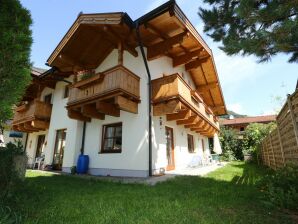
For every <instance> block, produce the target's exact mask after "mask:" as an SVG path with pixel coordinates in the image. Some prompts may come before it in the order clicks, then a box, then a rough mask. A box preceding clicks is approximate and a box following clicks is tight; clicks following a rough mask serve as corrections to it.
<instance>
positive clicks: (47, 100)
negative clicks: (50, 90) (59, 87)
mask: <svg viewBox="0 0 298 224" xmlns="http://www.w3.org/2000/svg"><path fill="white" fill-rule="evenodd" d="M44 102H45V103H47V104H51V103H52V94H48V95H45V96H44Z"/></svg>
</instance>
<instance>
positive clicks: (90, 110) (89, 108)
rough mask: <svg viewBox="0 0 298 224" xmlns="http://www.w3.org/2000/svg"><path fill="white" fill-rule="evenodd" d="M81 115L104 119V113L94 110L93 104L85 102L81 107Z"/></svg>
mask: <svg viewBox="0 0 298 224" xmlns="http://www.w3.org/2000/svg"><path fill="white" fill-rule="evenodd" d="M82 115H83V116H85V117H90V118H95V119H99V120H104V119H105V115H104V114H103V113H100V112H98V111H97V110H96V105H95V104H86V105H84V106H83V107H82Z"/></svg>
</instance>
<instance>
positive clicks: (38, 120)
mask: <svg viewBox="0 0 298 224" xmlns="http://www.w3.org/2000/svg"><path fill="white" fill-rule="evenodd" d="M51 113H52V105H51V104H48V103H45V102H42V101H39V100H37V99H35V100H32V101H31V102H29V103H28V104H23V105H21V106H18V107H17V108H16V109H15V112H14V118H13V121H12V128H13V129H14V130H16V131H22V132H27V133H30V132H36V131H42V130H46V129H48V128H49V123H50V118H51Z"/></svg>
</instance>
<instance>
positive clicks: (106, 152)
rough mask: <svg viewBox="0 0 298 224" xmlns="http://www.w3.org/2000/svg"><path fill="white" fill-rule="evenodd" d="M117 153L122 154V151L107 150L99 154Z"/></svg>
mask: <svg viewBox="0 0 298 224" xmlns="http://www.w3.org/2000/svg"><path fill="white" fill-rule="evenodd" d="M115 153H122V150H109V151H108V150H105V151H100V152H98V154H115Z"/></svg>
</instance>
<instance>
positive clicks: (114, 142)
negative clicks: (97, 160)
mask: <svg viewBox="0 0 298 224" xmlns="http://www.w3.org/2000/svg"><path fill="white" fill-rule="evenodd" d="M121 150H122V123H116V124H109V125H103V127H102V144H101V153H120V152H121Z"/></svg>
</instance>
